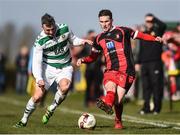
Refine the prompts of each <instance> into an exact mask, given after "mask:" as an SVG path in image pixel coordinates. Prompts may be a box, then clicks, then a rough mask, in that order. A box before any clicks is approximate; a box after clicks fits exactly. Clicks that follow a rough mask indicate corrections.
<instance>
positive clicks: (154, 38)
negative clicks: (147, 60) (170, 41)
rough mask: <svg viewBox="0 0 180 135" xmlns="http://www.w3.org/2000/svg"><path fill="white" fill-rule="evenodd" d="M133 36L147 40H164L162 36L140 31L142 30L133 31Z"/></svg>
mask: <svg viewBox="0 0 180 135" xmlns="http://www.w3.org/2000/svg"><path fill="white" fill-rule="evenodd" d="M132 38H133V39H141V40H146V41H158V42H162V38H161V37H154V36H151V35H149V34H145V33H143V32H140V31H134V32H133V33H132Z"/></svg>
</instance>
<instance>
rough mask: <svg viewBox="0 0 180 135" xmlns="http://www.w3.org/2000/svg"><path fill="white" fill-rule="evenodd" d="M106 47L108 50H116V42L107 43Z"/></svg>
mask: <svg viewBox="0 0 180 135" xmlns="http://www.w3.org/2000/svg"><path fill="white" fill-rule="evenodd" d="M106 47H107V48H108V49H113V48H115V44H114V42H112V41H110V42H107V43H106Z"/></svg>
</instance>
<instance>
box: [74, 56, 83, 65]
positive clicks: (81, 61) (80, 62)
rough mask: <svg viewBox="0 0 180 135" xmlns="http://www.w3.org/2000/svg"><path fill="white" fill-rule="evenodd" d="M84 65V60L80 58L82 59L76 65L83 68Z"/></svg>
mask: <svg viewBox="0 0 180 135" xmlns="http://www.w3.org/2000/svg"><path fill="white" fill-rule="evenodd" d="M82 63H83V59H81V58H80V59H78V60H77V63H76V65H77V66H81V64H82Z"/></svg>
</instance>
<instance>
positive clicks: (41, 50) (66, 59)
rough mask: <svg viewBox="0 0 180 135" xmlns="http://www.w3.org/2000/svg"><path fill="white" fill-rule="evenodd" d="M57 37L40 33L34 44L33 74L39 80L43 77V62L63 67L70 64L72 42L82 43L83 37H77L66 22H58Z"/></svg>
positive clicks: (74, 43)
mask: <svg viewBox="0 0 180 135" xmlns="http://www.w3.org/2000/svg"><path fill="white" fill-rule="evenodd" d="M56 26H57V30H56V34H55V37H53V38H51V37H49V36H47V35H46V34H45V33H44V31H42V32H41V33H40V35H39V36H38V37H37V39H36V41H35V44H34V53H33V67H34V68H33V74H34V76H35V78H36V79H37V78H38V80H41V79H42V71H41V70H42V62H44V63H46V64H48V65H50V66H52V67H55V68H63V67H65V66H68V65H70V63H71V55H70V46H69V45H70V44H72V45H81V44H82V41H83V39H80V38H78V37H76V36H75V35H74V34H73V33H72V31H71V30H70V29H69V28H68V26H67V25H66V24H56Z"/></svg>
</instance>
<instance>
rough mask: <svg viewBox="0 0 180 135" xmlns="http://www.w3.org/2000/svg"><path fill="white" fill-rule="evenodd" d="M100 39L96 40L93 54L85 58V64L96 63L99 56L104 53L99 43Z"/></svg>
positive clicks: (92, 50)
mask: <svg viewBox="0 0 180 135" xmlns="http://www.w3.org/2000/svg"><path fill="white" fill-rule="evenodd" d="M98 38H99V36H97V37H96V38H95V39H94V42H93V47H92V49H91V54H90V55H89V56H87V57H84V58H83V63H91V62H93V61H95V60H96V59H97V58H98V56H99V54H100V53H101V52H102V47H101V46H100V45H99V43H98Z"/></svg>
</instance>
